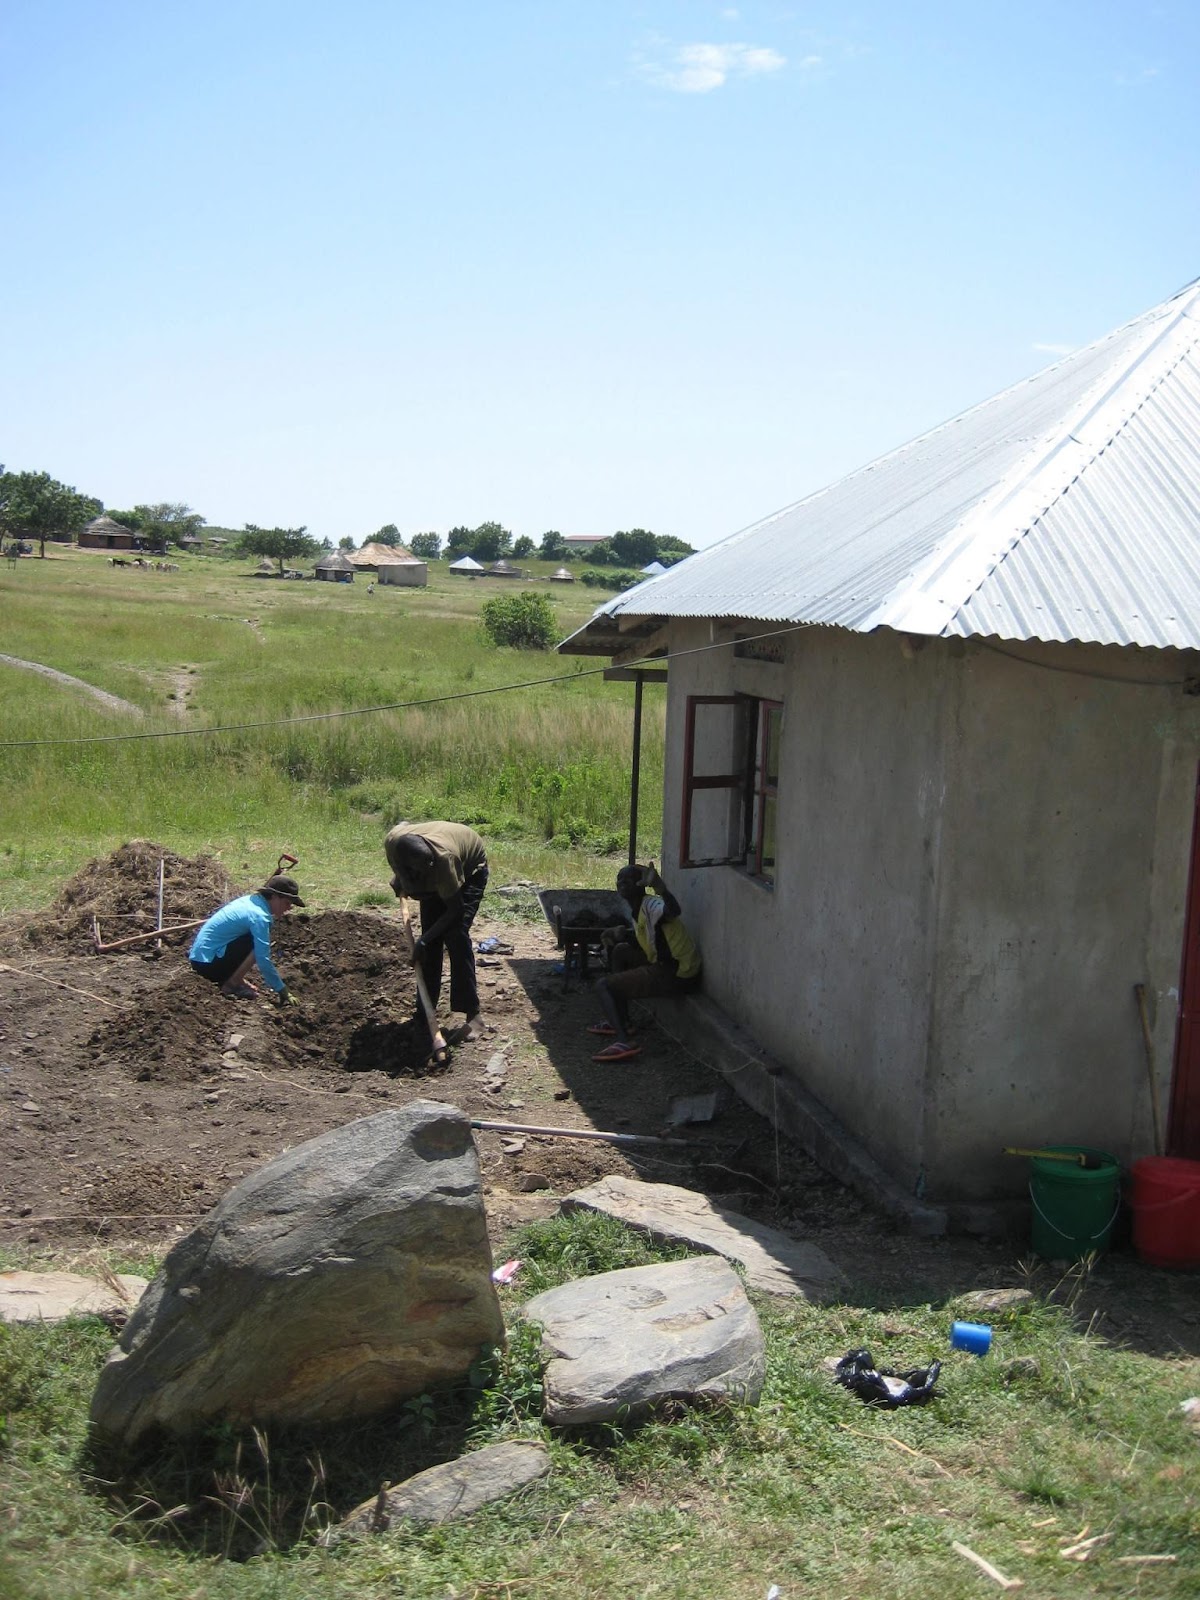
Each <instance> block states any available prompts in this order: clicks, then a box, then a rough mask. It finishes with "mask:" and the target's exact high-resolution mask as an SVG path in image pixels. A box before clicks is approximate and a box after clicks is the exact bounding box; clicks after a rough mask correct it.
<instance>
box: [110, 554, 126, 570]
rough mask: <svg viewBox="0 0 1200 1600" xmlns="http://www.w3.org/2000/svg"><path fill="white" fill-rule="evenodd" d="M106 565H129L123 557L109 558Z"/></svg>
mask: <svg viewBox="0 0 1200 1600" xmlns="http://www.w3.org/2000/svg"><path fill="white" fill-rule="evenodd" d="M108 564H109V566H110V567H127V566H128V565H129V563H128V561H126V559H125V557H124V556H109V558H108Z"/></svg>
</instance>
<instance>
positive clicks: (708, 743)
mask: <svg viewBox="0 0 1200 1600" xmlns="http://www.w3.org/2000/svg"><path fill="white" fill-rule="evenodd" d="M746 705H747V702H746V700H745V697H744V696H742V695H733V694H711V695H710V694H696V695H689V696H688V700H687V708H686V714H685V721H684V757H683V819H682V825H681V827H680V857H681V859H680V863H679V864H680V866H681V867H717V866H726V865H728V864H729V863H731V862H736V863H740V862H742V861H743V860H744V859H745V848H746V845H745V839H744V837H743V830H744V817H745V813H746V807H745V793H746V777H747V774H746V768H745V757H744V752H745V748H746V740H745V732H744V729H745V717H746ZM751 748H752V749H753V745H752V744H751Z"/></svg>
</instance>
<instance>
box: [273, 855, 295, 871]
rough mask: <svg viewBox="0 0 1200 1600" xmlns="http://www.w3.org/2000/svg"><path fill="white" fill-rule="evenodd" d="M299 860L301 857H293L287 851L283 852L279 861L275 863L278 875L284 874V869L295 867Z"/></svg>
mask: <svg viewBox="0 0 1200 1600" xmlns="http://www.w3.org/2000/svg"><path fill="white" fill-rule="evenodd" d="M299 860H300V857H299V856H294V855H291V854H289V852H288V851H287V850H283V851H281V852H280V855H279V860H278V861H277V862H276V863H275V871H276V873H280V872H282V871H283V869H284V867H294V866H295V865H296V864H297V862H298V861H299Z"/></svg>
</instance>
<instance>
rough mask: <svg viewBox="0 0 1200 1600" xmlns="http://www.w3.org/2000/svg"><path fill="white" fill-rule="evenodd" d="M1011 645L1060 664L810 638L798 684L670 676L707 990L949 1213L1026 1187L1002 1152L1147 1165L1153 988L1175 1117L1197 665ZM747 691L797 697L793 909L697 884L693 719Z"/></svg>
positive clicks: (684, 884)
mask: <svg viewBox="0 0 1200 1600" xmlns="http://www.w3.org/2000/svg"><path fill="white" fill-rule="evenodd" d="M715 626H716V627H717V628H718V630H719V629H720V628H721V627H722V625H719V624H718V625H715ZM740 631H743V632H761V631H763V629H762V625H761V624H744V625H743V626H742V628H741V630H740ZM731 632H732V630H726V631H725V632H721V631H718V632H716V633H715V634H713V635H711V637H716V638H721V637H729V636H730V633H731ZM709 641H710V625H709V623H708V622H702V623H699V622H698V623H679V624H676V625H675V626H674V628H673V631H672V649H673V650H686V649H688V648H692V647H695V646H697V645H701V644H706V643H708V642H709ZM1004 649H1005V650H1010V649H1011V650H1012V651H1014V652H1015V653H1016V654H1018V655H1020V654H1025V655H1027V656H1030V657H1031V658H1035V659H1036V660H1037V661H1038V662H1040V663H1042V664H1041V665H1029V664H1026V663H1024V662H1018V661H1014V660H1012V659H1009V657H1008V656H1006V655H1002V654H1000V653H999V652H998V651H996V650H991V649H989V648H988V647H987V646H986V645H984V644H983V643H982V642H979V641H970V642H968V643H966V644H964V643H962V642H961V641H944V640H928V641H925V640H917V641H908V640H906V639H903V638H901V637H900V636H898V635H896V634H892V633H880V634H877V635H870V636H861V635H856V634H850V633H847V632H844V631H842V630H837V629H828V628H809V629H805V630H801V631H799V632H797V633H795V634H793V635H791V636H790V637H789V639H788V643H787V659H786V662H785V664H784V665H782V666H774V665H768V664H760V663H755V662H748V661H738V660H735V659H734V657H733V652H732V650H718V651H712V652H708V653H705V654H701V655H693V656H687V657H683V658H681V659H677V660H674V661H673V662H672V665H671V677H670V687H669V703H668V704H669V711H668V718H669V720H668V742H667V767H666V778H665V784H666V793H665V815H664V833H665V838H664V848H663V858H664V864H665V868H666V871H667V876H668V878H669V881H670V883H671V886H672V888H673V889H674V890H675V892H676V893H677V894H678V896H679V898H680V901H681V902H682V904H683V907H684V915H685V918H686V920H687V921H688V923H689V925H690V926H691V927H692V929H693V931H694V932H695V934H696V935H697V937H698V939H699V940H700V943H701V945H702V948H703V951H704V954H705V971H706V988H707V990H708V992H709V993H710V994H711V995H712V996H713V998H714V999H716V1000H717V1002H718V1003H719V1004H720V1005H722V1006H723V1007H724V1009H726V1010H727V1011H729V1012H730V1013H731V1014H732V1015H733V1016H734V1017H736V1018H737V1019H738V1020H739V1021H741V1022H742V1023H744V1024H745V1025H746V1026H748V1027H749V1028H750V1029H751V1031H752V1032H753V1033H754V1035H755V1036H756V1037H757V1038H758V1039H759V1040H760V1041H761V1043H762V1044H763V1045H764V1046H765V1047H766V1048H767V1049H768V1050H769V1051H770V1052H771V1053H772V1054H773V1055H775V1056H776V1057H777V1058H779V1059H781V1060H782V1061H784V1062H785V1063H786V1064H787V1065H788V1066H790V1067H791V1068H792V1069H793V1070H794V1071H795V1072H796V1073H797V1075H798V1077H799V1078H800V1080H801V1081H802V1082H803V1084H804V1085H805V1087H806V1088H808V1089H809V1090H810V1091H811V1092H812V1093H814V1094H815V1095H816V1096H817V1097H818V1098H819V1099H820V1100H821V1101H823V1102H824V1104H825V1105H827V1106H828V1107H829V1109H830V1110H831V1111H832V1112H833V1113H834V1114H835V1115H836V1116H837V1117H838V1118H839V1119H840V1120H841V1121H842V1122H843V1124H844V1125H845V1126H846V1127H847V1128H848V1129H849V1130H850V1131H852V1132H853V1133H854V1134H856V1136H857V1137H859V1138H860V1139H861V1140H862V1142H863V1143H864V1144H866V1146H867V1147H868V1148H869V1149H870V1150H871V1151H872V1153H873V1154H874V1155H875V1156H876V1157H877V1158H878V1159H879V1160H880V1161H881V1162H882V1164H883V1165H884V1166H885V1167H886V1168H887V1169H888V1170H889V1171H890V1172H891V1173H892V1174H893V1175H894V1176H895V1177H896V1179H897V1180H898V1181H899V1182H901V1183H902V1184H904V1185H905V1186H906V1187H908V1188H910V1189H912V1190H914V1191H917V1190H922V1191H923V1192H925V1193H927V1194H928V1195H929V1197H930V1198H934V1199H938V1198H940V1199H972V1198H980V1199H982V1198H997V1197H1001V1196H1003V1195H1005V1194H1016V1193H1018V1192H1019V1191H1020V1189H1021V1188H1022V1186H1023V1184H1024V1182H1025V1169H1024V1166H1023V1164H1022V1163H1020V1162H1016V1161H1012V1160H1010V1159H1006V1158H1003V1157H1001V1156H1000V1154H999V1151H1000V1147H1001V1146H1002V1145H1003V1144H1009V1143H1013V1144H1023V1143H1027V1142H1028V1143H1035V1142H1072V1143H1075V1142H1078V1143H1096V1144H1098V1145H1100V1146H1102V1147H1104V1148H1106V1149H1112V1150H1113V1151H1114V1153H1116V1154H1117V1155H1119V1156H1121V1157H1122V1158H1123V1159H1128V1158H1129V1157H1130V1156H1131V1155H1135V1154H1144V1153H1147V1152H1148V1151H1149V1150H1150V1149H1151V1148H1152V1142H1151V1138H1150V1129H1149V1120H1148V1103H1149V1096H1148V1092H1147V1087H1146V1071H1145V1063H1144V1055H1143V1052H1142V1047H1141V1038H1140V1032H1139V1026H1138V1019H1137V1013H1136V1009H1135V1007H1134V1002H1133V990H1132V986H1133V984H1134V983H1135V982H1136V981H1143V982H1145V983H1146V984H1147V987H1148V989H1149V990H1150V993H1151V1003H1152V1007H1153V1008H1154V1011H1155V1016H1156V1023H1155V1028H1156V1045H1157V1050H1158V1058H1159V1063H1160V1081H1161V1092H1162V1101H1163V1106H1164V1110H1165V1107H1166V1105H1167V1103H1168V1090H1169V1081H1170V1070H1171V1059H1172V1052H1173V1048H1174V1031H1175V997H1174V995H1173V989H1174V986H1175V985H1176V984H1177V983H1178V975H1179V960H1180V951H1181V944H1182V934H1183V912H1184V899H1185V894H1186V879H1187V866H1188V854H1189V849H1190V838H1191V823H1192V806H1193V801H1194V793H1195V782H1196V766H1197V760H1198V759H1200V700H1197V699H1194V698H1191V697H1188V696H1185V695H1184V694H1183V693H1182V691H1181V689H1180V688H1179V686H1178V682H1179V680H1180V679H1182V678H1183V677H1184V676H1186V675H1187V674H1189V673H1191V672H1195V671H1196V670H1197V659H1196V658H1195V657H1185V656H1181V655H1174V654H1171V653H1167V652H1160V653H1150V652H1139V651H1135V650H1127V651H1114V650H1099V649H1092V650H1084V649H1082V648H1080V647H1070V646H1036V647H1035V646H1029V647H1020V646H1014V647H1009V646H1005V647H1004ZM1066 666H1070V667H1071V668H1082V669H1083V671H1082V672H1076V671H1071V672H1067V671H1064V670H1061V669H1062V668H1064V667H1066ZM1055 669H1059V670H1055ZM1097 673H1104V674H1106V675H1107V676H1108V677H1112V676H1114V675H1115V676H1123V677H1131V678H1133V679H1137V680H1144V679H1146V678H1158V679H1163V678H1169V679H1171V680H1173V682H1172V685H1171V686H1170V687H1160V686H1155V685H1151V686H1146V685H1145V684H1144V682H1140V681H1139V682H1134V683H1113V682H1110V681H1105V680H1104V679H1102V678H1099V677H1097V676H1095V674H1097ZM1088 674H1091V675H1088ZM735 690H741V691H744V692H746V693H749V694H757V695H762V696H764V697H769V698H779V699H782V700H783V701H784V704H785V710H784V727H783V738H782V750H781V770H780V782H779V788H780V817H781V822H780V843H779V865H778V871H777V877H776V885H775V888H774V890H770V889H767V888H764V887H763V886H762V885H760V884H758V883H756V882H755V881H753V880H752V879H751V878H749V877H748V876H747V875H746V874H745V873H744V872H741V871H740V870H738V869H735V868H730V867H714V868H701V869H696V870H688V871H685V870H681V869H680V868H679V866H678V861H679V824H680V817H681V804H682V762H683V718H684V706H685V701H686V698H687V696H688V695H689V694H704V693H709V694H721V693H730V692H733V691H735Z"/></svg>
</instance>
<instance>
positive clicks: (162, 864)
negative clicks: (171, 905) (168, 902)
mask: <svg viewBox="0 0 1200 1600" xmlns="http://www.w3.org/2000/svg"><path fill="white" fill-rule="evenodd" d="M166 864H167V863H166V857H165V856H159V858H158V921H157V922H156V923H155V928H156V929H157V931H158V932H159V934H161V933H162V919H163V871H164V869H165V867H166ZM154 948H155V949H156V950H161V949H162V939H161V938H160V939H159V940H158V941H157V943H156V944H155V946H154Z"/></svg>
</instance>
